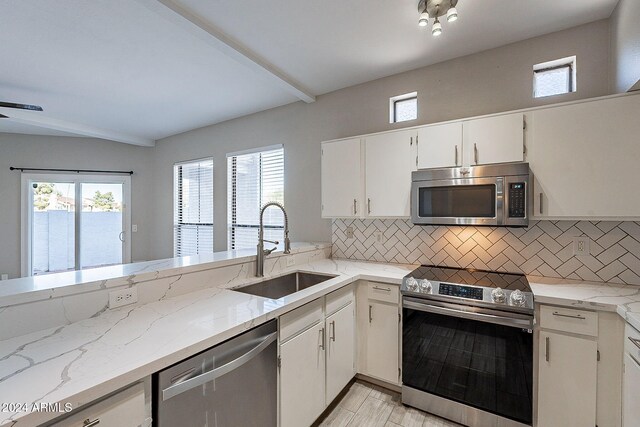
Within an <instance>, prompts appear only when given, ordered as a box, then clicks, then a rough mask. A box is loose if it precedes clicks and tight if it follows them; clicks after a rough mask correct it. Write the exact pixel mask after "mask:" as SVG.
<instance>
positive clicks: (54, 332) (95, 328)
mask: <svg viewBox="0 0 640 427" xmlns="http://www.w3.org/2000/svg"><path fill="white" fill-rule="evenodd" d="M414 268H415V266H411V265H399V264H381V263H369V262H361V261H346V260H331V259H323V260H318V261H314V262H312V263H309V264H302V265H297V266H295V267H293V268H292V269H291V271H309V272H319V273H326V274H334V275H336V276H337V277H335V278H332V279H330V280H328V281H326V282H323V283H321V284H318V285H316V286H313V287H312V288H307V289H305V290H302V291H300V292H296V293H295V294H292V295H289V296H287V297H284V298H280V299H277V300H271V299H266V298H262V297H256V296H251V295H247V294H243V293H239V292H234V291H232V290H228V289H222V288H217V287H212V288H208V289H204V290H201V291H196V292H192V293H188V294H184V295H179V296H176V297H173V298H168V299H164V300H161V301H157V302H153V303H149V304H146V305H139V306H125V307H122V308H118V309H113V310H107V311H105V312H104V313H102V314H100V315H99V316H97V317H93V318H90V319H85V320H82V321H79V322H76V323H72V324H69V325H65V326H60V327H56V328H51V329H48V330H43V331H39V332H34V333H31V334H27V335H23V336H19V337H16V338H11V339H8V340H4V341H0V402H15V403H27V404H28V406H29V407H30V405H31V404H32V403H35V402H46V403H52V404H53V403H58V402H60V403H62V404H64V403H67V402H70V403H72V404H73V407H74V408H77V407H79V406H82V405H84V404H87V403H90V402H91V401H93V400H96V399H98V398H100V397H102V396H105V395H106V394H109V393H111V392H113V391H116V390H118V389H119V388H122V387H124V386H126V385H128V384H131V383H133V382H135V381H138V380H140V379H142V378H145V377H146V376H148V375H151V374H152V373H154V372H157V371H159V370H161V369H163V368H165V367H167V366H169V365H172V364H174V363H176V362H179V361H181V360H183V359H185V358H187V357H189V356H191V355H193V354H196V353H198V352H200V351H203V350H205V349H207V348H209V347H211V346H214V345H216V344H218V343H220V342H222V341H224V340H226V339H228V338H231V337H233V336H235V335H238V334H240V333H242V332H243V331H246V330H248V329H250V328H252V327H254V326H256V325H258V324H261V323H263V322H265V321H267V320H270V319H273V318H276V317H278V316H280V315H282V314H284V313H285V312H287V311H290V310H292V309H294V308H296V307H299V306H301V305H303V304H305V303H307V302H310V301H312V300H314V299H316V298H318V297H320V296H322V295H325V294H327V293H329V292H331V291H334V290H336V289H339V288H341V287H343V286H344V285H346V284H348V283H351V282H354V281H356V280H360V279H365V280H372V279H373V280H377V281H383V282H387V283H398V284H399V283H401V281H402V278H403V277H404V276H405V275H406V274H407V273H409V272H410V271H412V270H413V269H414ZM284 273H286V272H284ZM284 273H281V274H284ZM58 415H60V414H57V413H50V412H47V413H45V412H29V411H27V412H17V413H15V412H13V413H12V412H0V425H11V426H33V425H37V424H39V423H42V422H45V421H48V420H50V419H53V418H55V417H57V416H58Z"/></svg>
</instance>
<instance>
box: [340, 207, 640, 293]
mask: <svg viewBox="0 0 640 427" xmlns="http://www.w3.org/2000/svg"><path fill="white" fill-rule="evenodd" d="M347 227H352V228H353V238H349V239H348V238H347ZM378 235H381V239H380V240H381V241H380V242H379V241H378V239H377V237H378ZM579 236H585V237H588V238H589V255H582V256H576V255H574V248H573V245H574V238H575V237H579ZM332 243H333V245H332V246H333V249H332V252H333V254H332V255H333V257H334V258H347V259H358V260H366V261H382V262H396V263H408V264H433V265H444V266H449V267H463V268H468V267H471V268H477V269H482V270H495V271H505V272H522V273H525V274H531V275H536V276H546V277H560V278H566V279H577V280H587V281H597V282H613V283H623V284H634V285H640V222H631V221H625V222H614V221H593V222H592V221H531V222H530V223H529V227H527V228H503V227H458V226H451V227H449V226H415V225H413V224H412V223H411V221H410V220H379V219H376V220H360V219H354V220H352V219H337V220H334V221H333V233H332Z"/></svg>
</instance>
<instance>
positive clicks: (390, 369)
mask: <svg viewBox="0 0 640 427" xmlns="http://www.w3.org/2000/svg"><path fill="white" fill-rule="evenodd" d="M358 293H359V295H358V301H359V302H361V303H359V305H358V324H359V331H360V332H361V333H360V334H359V337H360V342H359V349H360V360H359V362H360V366H359V372H361V373H362V374H364V375H367V376H370V377H373V378H376V379H379V380H383V381H386V382H388V383H391V384H395V385H397V384H399V383H400V377H401V376H400V363H399V361H400V357H399V355H400V353H399V348H400V306H399V295H400V294H399V287H398V286H397V285H389V284H383V283H374V282H361V284H360V286H359V288H358Z"/></svg>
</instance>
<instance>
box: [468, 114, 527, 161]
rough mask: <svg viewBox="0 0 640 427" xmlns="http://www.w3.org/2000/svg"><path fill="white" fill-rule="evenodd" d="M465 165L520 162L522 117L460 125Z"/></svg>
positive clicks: (513, 116) (470, 122) (487, 118)
mask: <svg viewBox="0 0 640 427" xmlns="http://www.w3.org/2000/svg"><path fill="white" fill-rule="evenodd" d="M462 145H463V147H464V156H465V164H464V165H465V166H475V165H486V164H489V163H509V162H521V161H523V160H524V114H522V113H515V114H505V115H501V116H493V117H486V118H482V119H475V120H469V121H466V122H464V123H463V126H462Z"/></svg>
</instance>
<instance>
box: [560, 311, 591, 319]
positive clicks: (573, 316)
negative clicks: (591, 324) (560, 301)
mask: <svg viewBox="0 0 640 427" xmlns="http://www.w3.org/2000/svg"><path fill="white" fill-rule="evenodd" d="M553 315H554V316H558V317H568V318H570V319H580V320H587V318H586V317H584V316H581V315H579V314H562V313H558V312H557V311H554V312H553Z"/></svg>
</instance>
